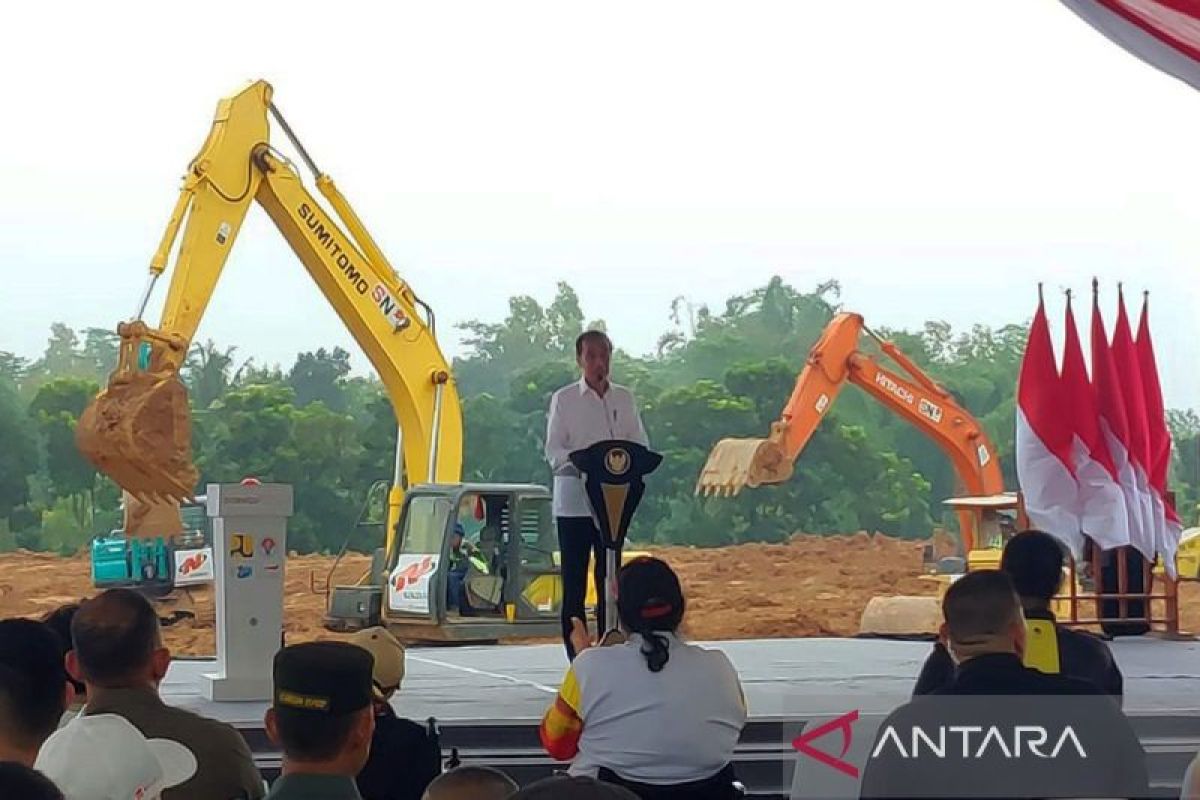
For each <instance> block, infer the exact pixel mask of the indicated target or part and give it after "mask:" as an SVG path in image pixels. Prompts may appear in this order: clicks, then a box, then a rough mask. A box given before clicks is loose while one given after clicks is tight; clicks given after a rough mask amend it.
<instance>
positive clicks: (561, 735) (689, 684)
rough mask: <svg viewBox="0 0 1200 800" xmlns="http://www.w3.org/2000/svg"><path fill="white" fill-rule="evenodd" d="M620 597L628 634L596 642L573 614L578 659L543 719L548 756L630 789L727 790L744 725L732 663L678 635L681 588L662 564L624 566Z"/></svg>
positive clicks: (578, 771)
mask: <svg viewBox="0 0 1200 800" xmlns="http://www.w3.org/2000/svg"><path fill="white" fill-rule="evenodd" d="M617 598H618V600H617V612H618V616H619V619H620V623H621V627H622V630H623V631H624V632H625V633H626V634H627V635H628V640H627V641H626V642H624V643H622V644H615V645H612V646H608V647H595V646H592V645H591V643H590V642H589V641H588V637H587V631H586V628H585V627H584V625H583V622H582V620H577V622H576V625H575V631H574V633H573V638H574V640H575V641H574V645H575V650H576V652H577V653H578V655H577V656H576V658H575V660H574V662H572V665H571V667H570V669H569V670H568V671H567V674H566V676H565V678H564V679H563V683H562V686H561V688H560V689H559V691H558V695H557V697H556V698H555V700H554V703H553V704H552V705H551V706H550V709H549V710H548V711H547V712H546V715H545V717H544V718H543V720H542V725H541V731H540V733H541V739H542V743H543V745H544V746H545V748H546V750H547V752H549V753H550V755H551V756H553V757H554V758H556V759H559V760H561V761H571V767H570V773H571V774H572V775H590V776H593V777H599V778H600V779H601V780H607V781H610V782H614V783H622V784H624V785H627V786H629V787H630V788H632V789H634V791H635V792H638V789H637V788H636V787H637V786H638V785H639V784H647V785H653V786H660V787H661V786H668V785H669V786H677V785H680V784H688V785H695V784H700V785H703V786H707V785H712V786H714V787H718V790H723V789H729V788H731V787H732V785H733V781H734V777H733V769H732V767H731V765H730V761H731V759H732V757H733V749H734V746H735V745H736V744H737V741H738V738H739V736H740V735H741V731H742V726H743V725H745V722H746V705H745V700H744V698H743V695H742V689H741V684H740V682H739V681H738V676H737V672H736V671H735V670H734V668H733V665H732V664H730V663H729V659H728V658H727V657H726V656H725V654H724V653H722V652H721V651H719V650H708V649H705V648H702V647H698V646H696V645H693V644H688V643H687V642H685V641H684V640H683V638H682V637H680V635H679V625H680V623H681V622H682V620H683V616H684V609H685V603H684V598H683V591H682V589H681V588H680V585H679V579H678V578H677V577H676V575H675V573H674V572H672V571H671V568H670V567H669V566H667V564H666V563H665V562H663V561H660V560H659V559H657V558H648V557H643V558H637V559H634V560H633V561H631V562H629V563H628V564H626V565H625V566H624V567H623V568H622V569H621V572H620V575H619V576H618V589H617ZM584 651H586V652H584ZM638 793H639V794H640V792H638Z"/></svg>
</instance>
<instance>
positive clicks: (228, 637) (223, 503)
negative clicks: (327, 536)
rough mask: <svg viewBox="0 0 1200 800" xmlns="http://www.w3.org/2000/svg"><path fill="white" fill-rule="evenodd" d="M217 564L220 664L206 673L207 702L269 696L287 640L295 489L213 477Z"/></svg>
mask: <svg viewBox="0 0 1200 800" xmlns="http://www.w3.org/2000/svg"><path fill="white" fill-rule="evenodd" d="M206 496H207V503H208V515H209V516H210V517H212V531H213V560H214V561H215V562H216V564H215V567H216V586H215V589H216V595H217V661H216V665H215V667H216V669H215V670H214V671H213V672H211V673H205V674H204V675H203V676H202V678H201V689H202V691H203V693H204V695H205V697H207V698H208V699H209V700H270V699H271V665H272V663H273V661H274V658H275V652H276V651H277V650H279V648H280V646H281V645H282V643H283V588H284V580H283V579H284V560H285V559H286V557H287V520H288V517H290V516H291V515H292V487H291V486H289V485H287V484H280V483H263V484H260V483H258V482H257V481H253V480H247V481H243V482H242V483H210V484H209V485H208V491H207V492H206Z"/></svg>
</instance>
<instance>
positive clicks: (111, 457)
mask: <svg viewBox="0 0 1200 800" xmlns="http://www.w3.org/2000/svg"><path fill="white" fill-rule="evenodd" d="M272 95H273V91H272V87H271V86H270V85H269V84H268V83H267V82H265V81H261V80H260V81H256V82H254V83H251V84H249V85H248V86H246V87H245V88H244V89H242V90H241V91H239V92H237V93H236V94H233V95H231V96H229V97H226V98H224V99H222V100H221V101H220V102H219V103H218V105H217V111H216V115H215V118H214V120H213V124H212V129H211V130H210V132H209V134H208V138H207V139H206V140H205V142H204V144H203V146H202V147H201V149H200V152H199V154H198V155H197V156H196V157H195V158H194V159H193V160H192V162H191V163H190V164H189V165H188V169H187V173H186V175H185V176H184V180H183V188H182V190H181V192H180V194H179V199H178V201H177V202H176V204H175V208H174V210H173V211H172V213H171V215H170V219H169V221H168V223H167V227H166V231H165V232H164V234H163V237H162V240H161V242H160V243H159V245H158V249H157V250H156V251H155V253H154V256H153V258H152V259H151V261H150V277H149V282H148V284H147V286H146V288H145V291H144V292H143V294H142V296H141V298H140V300H139V302H138V305H137V307H136V311H135V313H134V315H133V318H132V320H131V321H128V322H124V323H122V324H121V325H119V326H118V333H119V334H120V338H121V343H120V351H119V362H118V366H117V369H116V370H115V371H114V372H113V374H112V376H111V378H110V380H109V383H108V385H107V387H106V388H105V389H104V390H103V391H101V392H100V394H99V395H98V396H97V397H96V398H95V400H94V401H93V402H92V404H91V405H90V406H89V407H88V408H87V409H86V410H85V412H84V414H83V415H82V416H81V418H80V422H79V426H78V429H77V443H78V445H79V447H80V450H81V451H82V452H83V453H84V454H85V456H87V457H88V458H89V459H90V460H91V461H92V462H93V463H94V464H95V465H96V466H97V468H98V469H100V470H101V471H102V472H104V473H105V474H106V475H108V476H109V477H111V478H112V479H113V480H114V481H116V483H117V484H119V485H120V486H121V487H122V489H124V490H125V491H126V492H127V493H128V495H130V496H132V497H133V498H135V499H136V500H137V501H140V502H142V503H144V504H150V505H155V504H157V505H162V504H173V503H178V502H179V501H182V500H185V499H189V498H191V497H192V496H193V493H194V491H195V488H196V483H197V481H198V479H199V475H198V472H197V470H196V468H195V466H194V465H193V463H192V453H191V426H190V412H189V410H188V401H187V393H186V390H185V388H184V385H183V383H182V381H181V380H180V369H181V367H182V365H183V363H184V360H185V358H186V356H187V352H188V348H189V345H190V343H191V341H192V338H193V337H194V336H195V333H196V329H197V328H198V326H199V325H200V320H201V318H202V316H203V314H204V311H205V309H206V307H207V306H208V302H209V299H210V298H211V297H212V293H213V289H214V288H215V286H216V284H217V281H218V279H219V278H220V276H221V271H222V268H223V267H224V265H225V262H226V260H227V258H228V256H229V252H230V250H231V249H232V248H233V245H234V242H235V241H236V240H237V236H238V232H239V231H240V229H241V226H242V222H243V220H244V219H245V217H246V214H247V212H248V211H249V209H250V206H251V204H253V203H255V202H257V203H258V204H259V205H260V206H261V207H262V208H263V209H264V210H265V211H266V212H267V215H268V216H269V217H270V218H271V220H272V221H273V222H274V223H275V225H276V227H277V228H278V229H279V231H280V233H282V234H283V236H284V238H285V239H286V240H287V242H288V244H289V245H290V246H291V248H292V250H293V251H294V252H295V253H296V255H297V256H298V257H299V259H300V262H301V263H302V264H303V265H304V266H305V268H306V269H307V270H308V273H309V275H310V276H311V277H312V279H313V281H314V282H315V283H316V284H317V287H318V288H319V289H320V291H321V293H322V294H323V295H324V297H325V299H326V300H327V301H328V302H329V303H330V305H332V306H333V308H334V310H335V311H336V312H337V314H338V316H339V317H340V318H341V320H342V322H343V323H344V324H345V325H346V327H347V329H348V330H349V331H350V333H351V335H352V336H353V337H354V339H355V341H356V342H357V343H358V345H359V347H361V348H362V350H363V352H364V353H365V354H366V356H367V358H368V360H369V361H370V362H371V364H372V366H373V367H374V368H375V370H376V372H377V373H378V374H379V377H380V379H381V380H382V382H383V385H384V387H385V389H386V390H387V393H388V396H389V398H390V399H391V403H392V407H393V409H394V410H395V414H396V418H397V422H398V441H397V446H396V459H395V466H394V474H393V476H392V481H391V487H390V490H389V492H388V499H387V514H386V544H385V547H384V548H383V549H382V551H381V552H380V553H378V554H377V558H376V563H375V564H374V565H373V568H372V570H371V572H370V574H369V575H368V576H366V578H365V579H364V581H362V582H361V585H358V586H350V587H336V588H334V589H333V596H332V598H331V602H330V617H329V618H328V619H327V624H329V625H330V626H331V627H357V626H361V625H369V624H377V623H378V622H380V621H381V619H382V620H386V621H387V622H388V623H389V624H391V625H393V626H394V627H396V628H397V629H399V630H400V632H401V633H408V634H411V635H410V637H409V638H416V639H425V638H427V639H466V640H487V639H494V638H500V637H502V636H505V635H517V636H530V635H542V634H557V632H558V630H559V628H558V625H559V623H558V609H557V605H556V598H557V597H558V596H560V595H561V592H557V593H556V592H555V591H554V590H553V586H552V584H553V582H554V581H555V580H557V577H558V575H557V573H558V569H557V565H556V562H555V559H554V558H553V550H554V534H553V530H552V526H551V522H552V519H551V514H550V504H549V492H548V491H547V490H546V488H545V487H543V486H536V485H524V484H520V485H483V484H474V485H464V484H461V483H459V481H460V479H461V473H462V449H463V428H462V411H461V407H460V403H459V397H458V391H457V389H456V388H455V384H454V381H453V380H452V378H451V373H450V367H449V365H448V363H447V361H446V358H445V356H444V355H443V354H442V351H441V349H440V348H439V346H438V343H437V339H436V336H435V318H434V313H433V310H432V309H431V308H430V307H429V306H428V305H427V304H425V303H423V302H422V301H421V299H420V298H419V297H418V296H417V295H416V293H415V292H414V291H413V290H412V288H411V287H410V286H409V285H408V284H407V283H406V282H405V281H404V280H403V279H402V278H401V277H400V276H399V275H398V274H397V273H396V271H395V270H394V269H393V268H392V266H391V264H390V263H389V262H388V260H387V258H386V257H385V256H384V254H383V252H382V251H381V250H380V248H379V246H378V245H377V243H376V242H375V240H374V239H373V238H372V237H371V235H370V234H369V233H368V232H367V229H366V227H365V226H364V225H363V223H362V221H361V220H360V219H359V217H358V215H357V214H356V213H355V212H354V210H353V209H352V208H351V206H350V204H349V203H348V202H347V201H346V199H345V197H343V196H342V194H341V193H340V192H339V191H338V189H337V187H336V186H335V185H334V182H333V181H332V180H331V179H330V178H329V176H328V175H326V174H325V173H323V172H321V171H320V170H319V169H318V168H317V166H316V164H315V163H314V162H313V159H312V157H311V156H310V155H309V154H308V152H307V151H306V150H305V149H304V147H303V145H302V144H301V143H300V141H299V140H298V139H297V137H296V135H295V134H294V133H293V131H292V129H291V127H290V126H289V125H288V123H287V121H286V120H285V119H284V117H283V115H282V114H281V113H280V111H279V109H278V108H277V107H276V105H275V104H274V102H273V101H272ZM270 120H274V122H275V124H276V125H277V126H278V129H279V130H280V131H282V132H283V134H284V135H285V136H286V137H287V139H288V140H289V141H290V142H291V144H292V146H293V147H294V149H295V152H296V153H297V154H298V155H299V157H300V160H301V161H302V162H304V164H305V165H306V166H307V167H308V169H309V171H311V172H312V174H313V176H314V179H315V183H316V187H317V189H318V191H319V192H320V194H321V196H322V197H323V198H324V200H325V201H326V202H327V203H328V204H329V206H330V207H332V209H333V211H334V212H335V214H336V219H335V218H334V216H332V215H330V214H329V213H328V212H327V211H326V209H325V207H324V206H323V205H322V204H321V203H320V202H318V200H317V199H316V198H315V197H313V195H312V194H310V193H309V191H308V190H307V189H306V188H305V186H304V183H303V181H302V180H301V176H300V173H299V171H298V169H297V168H296V166H295V165H294V164H293V163H292V162H291V161H290V160H289V159H288V158H287V157H286V156H285V155H283V154H282V153H280V152H279V151H278V150H277V149H276V148H275V147H273V146H272V144H271V138H270V127H271V126H270ZM339 223H340V224H339ZM343 226H344V227H343ZM181 230H182V237H181V238H180V231H181ZM177 239H179V243H178V253H177V256H176V258H175V262H174V266H173V269H172V271H171V277H170V287H169V289H168V291H167V297H166V302H165V305H164V307H163V311H162V317H161V320H160V322H159V324H158V325H157V327H152V326H150V325H148V324H147V323H146V322H144V321H143V320H142V316H143V314H144V313H145V310H146V306H147V303H148V302H149V299H150V296H151V292H152V290H153V288H154V285H155V283H156V281H157V280H158V279H159V277H161V276H162V274H163V273H164V271H166V269H167V263H168V259H169V257H170V254H171V253H172V250H173V249H174V247H175V245H176V240H177ZM240 477H242V476H235V479H237V478H240ZM406 478H407V479H408V480H409V481H411V482H413V483H414V484H415V483H418V482H423V485H421V486H414V487H413V490H412V491H410V492H408V493H407V496H406V492H405V488H404V487H405V479H406ZM467 507H472V508H474V507H478V508H481V509H482V508H487V509H488V516H487V523H488V524H487V525H486V526H484V528H483V530H482V531H481V535H485V537H486V538H485V541H484V542H483V549H484V550H485V552H484V559H485V569H484V570H480V571H481V572H486V573H487V574H480V575H473V576H469V577H468V578H467V584H468V586H471V587H474V589H475V591H474V594H472V595H471V597H472V599H473V601H474V604H473V606H472V610H473V612H474V613H473V615H472V616H471V617H469V618H466V617H463V618H459V616H458V615H455V614H452V613H451V611H450V609H448V608H447V602H446V587H447V580H448V579H447V572H448V571H449V564H450V562H451V560H452V553H451V550H450V548H451V544H450V542H451V541H452V539H453V538H454V537H453V534H454V532H455V530H456V528H458V527H460V526H461V522H460V520H459V513H458V510H459V509H460V508H467ZM127 516H128V515H127ZM129 521H130V520H128V519H127V523H128V522H129ZM133 527H134V528H136V525H135V526H133ZM126 528H127V534H129V535H137V533H138V532H137V531H136V530H130V528H131V526H130V525H128V524H127V525H126ZM472 578H474V579H475V580H472ZM451 622H454V623H459V624H453V625H452V624H450V623H451Z"/></svg>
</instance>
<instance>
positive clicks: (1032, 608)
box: [913, 530, 1124, 703]
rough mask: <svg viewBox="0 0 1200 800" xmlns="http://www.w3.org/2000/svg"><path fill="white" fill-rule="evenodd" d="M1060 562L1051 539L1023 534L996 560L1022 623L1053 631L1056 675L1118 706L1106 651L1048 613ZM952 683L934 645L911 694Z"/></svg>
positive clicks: (1119, 682) (947, 661)
mask: <svg viewBox="0 0 1200 800" xmlns="http://www.w3.org/2000/svg"><path fill="white" fill-rule="evenodd" d="M1064 559H1065V556H1064V553H1063V549H1062V546H1061V545H1060V544H1059V543H1058V541H1057V540H1056V539H1055V538H1054V537H1053V536H1051V535H1050V534H1048V533H1043V532H1042V531H1038V530H1028V531H1022V532H1021V533H1018V534H1017V535H1016V536H1014V537H1012V538H1011V539H1009V541H1008V544H1006V545H1005V546H1004V554H1003V555H1002V556H1001V558H1000V569H1001V571H1003V572H1005V573H1007V574H1008V576H1009V577H1010V578H1012V582H1013V585H1014V586H1015V587H1016V590H1017V594H1018V595H1019V596H1020V598H1021V607H1022V608H1023V609H1024V612H1025V619H1026V620H1034V621H1044V622H1048V623H1049V624H1050V625H1053V627H1054V633H1055V638H1056V639H1057V642H1056V647H1057V653H1058V657H1057V661H1058V665H1059V668H1058V672H1060V673H1061V674H1063V675H1067V676H1069V677H1072V678H1079V679H1080V680H1085V681H1087V682H1089V683H1092V684H1094V685H1096V686H1098V687H1099V688H1100V689H1102V690H1104V692H1105V693H1107V694H1109V695H1112V696H1113V697H1115V698H1116V699H1117V702H1118V703H1120V700H1121V696H1122V691H1123V686H1124V680H1123V678H1122V677H1121V670H1120V668H1119V667H1117V662H1116V661H1115V660H1114V659H1113V655H1112V652H1111V651H1110V650H1109V649H1108V645H1106V644H1105V643H1104V642H1103V641H1101V640H1100V639H1099V638H1097V637H1096V636H1093V635H1092V634H1090V633H1086V632H1084V631H1075V630H1071V629H1070V628H1066V627H1063V626H1061V625H1058V624H1057V622H1056V621H1055V619H1054V613H1053V612H1051V611H1050V600H1051V598H1053V597H1054V595H1055V594H1057V592H1058V589H1059V586H1060V585H1061V584H1062V574H1063V572H1062V570H1063V562H1064ZM1043 671H1046V670H1045V669H1043ZM953 680H954V661H953V660H952V659H951V658H950V653H949V652H948V651H947V649H946V646H945V644H944V643H942V642H938V643H937V644H936V645H934V648H933V652H932V653H930V654H929V658H927V659H926V660H925V666H924V667H922V669H921V674H920V676H919V677H918V678H917V685H916V688H915V689H913V694H914V695H922V694H929V693H930V692H932V691H934V690H936V689H940V688H942V687H945V686H948V685H950V684H951V683H952V682H953Z"/></svg>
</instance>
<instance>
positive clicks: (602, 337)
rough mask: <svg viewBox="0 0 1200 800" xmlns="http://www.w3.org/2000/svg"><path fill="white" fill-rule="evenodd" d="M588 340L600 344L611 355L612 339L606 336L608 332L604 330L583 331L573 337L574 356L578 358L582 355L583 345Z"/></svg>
mask: <svg viewBox="0 0 1200 800" xmlns="http://www.w3.org/2000/svg"><path fill="white" fill-rule="evenodd" d="M588 342H592V343H594V344H602V345H604V347H605V349H607V350H608V352H609V355H612V350H613V345H612V339H609V338H608V334H607V333H605V332H604V331H584V332H583V333H581V334H579V335H578V336H576V337H575V358H576V360H578V359H579V358H580V356H582V355H583V346H584V345H585V344H587V343H588Z"/></svg>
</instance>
